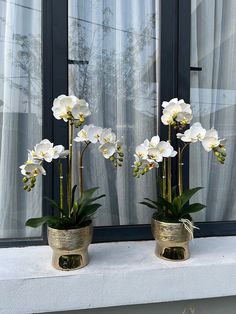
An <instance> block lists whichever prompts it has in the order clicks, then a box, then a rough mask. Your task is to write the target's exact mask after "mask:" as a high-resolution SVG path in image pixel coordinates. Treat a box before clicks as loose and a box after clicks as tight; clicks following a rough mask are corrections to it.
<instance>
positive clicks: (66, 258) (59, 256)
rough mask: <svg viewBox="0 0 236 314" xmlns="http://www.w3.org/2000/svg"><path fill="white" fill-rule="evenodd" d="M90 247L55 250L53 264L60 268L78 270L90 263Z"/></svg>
mask: <svg viewBox="0 0 236 314" xmlns="http://www.w3.org/2000/svg"><path fill="white" fill-rule="evenodd" d="M88 262H89V257H88V249H85V250H74V251H61V250H53V255H52V266H53V267H54V268H56V269H58V270H76V269H80V268H82V267H84V266H86V265H88Z"/></svg>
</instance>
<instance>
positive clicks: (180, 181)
mask: <svg viewBox="0 0 236 314" xmlns="http://www.w3.org/2000/svg"><path fill="white" fill-rule="evenodd" d="M178 187H179V195H180V196H181V195H182V193H183V167H182V153H181V149H180V147H179V148H178Z"/></svg>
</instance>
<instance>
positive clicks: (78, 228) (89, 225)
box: [47, 220, 93, 231]
mask: <svg viewBox="0 0 236 314" xmlns="http://www.w3.org/2000/svg"><path fill="white" fill-rule="evenodd" d="M92 226H93V222H92V220H91V222H90V224H88V225H87V226H84V227H77V228H71V229H58V228H53V227H49V226H47V229H48V230H49V229H51V230H57V231H73V230H82V229H85V228H88V227H92Z"/></svg>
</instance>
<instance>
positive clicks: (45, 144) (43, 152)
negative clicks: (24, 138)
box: [28, 139, 68, 162]
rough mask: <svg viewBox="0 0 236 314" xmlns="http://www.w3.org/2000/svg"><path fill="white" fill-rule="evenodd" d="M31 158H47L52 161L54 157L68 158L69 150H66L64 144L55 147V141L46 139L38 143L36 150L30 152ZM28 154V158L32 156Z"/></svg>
mask: <svg viewBox="0 0 236 314" xmlns="http://www.w3.org/2000/svg"><path fill="white" fill-rule="evenodd" d="M29 154H30V156H31V159H33V160H34V161H35V160H45V161H47V162H51V161H52V160H53V159H57V158H66V156H67V155H68V151H67V150H65V148H64V146H62V145H56V146H54V147H53V143H51V142H50V141H49V140H47V139H44V140H42V141H41V142H40V143H39V144H36V145H35V147H34V150H33V151H31V152H30V153H29ZM30 156H29V155H28V159H30V158H29V157H30Z"/></svg>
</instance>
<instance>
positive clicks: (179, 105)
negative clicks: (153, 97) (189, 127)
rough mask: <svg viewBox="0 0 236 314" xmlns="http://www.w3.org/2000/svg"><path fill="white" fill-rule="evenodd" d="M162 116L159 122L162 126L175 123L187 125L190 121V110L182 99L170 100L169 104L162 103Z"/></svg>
mask: <svg viewBox="0 0 236 314" xmlns="http://www.w3.org/2000/svg"><path fill="white" fill-rule="evenodd" d="M162 107H163V108H164V109H163V115H162V116H161V121H162V123H163V124H164V125H170V124H174V123H175V121H176V122H179V123H181V124H189V123H190V121H191V120H192V118H193V116H192V110H191V106H190V105H189V104H186V103H185V102H184V100H183V99H180V100H178V99H177V98H173V99H171V100H170V101H169V102H166V101H164V102H163V103H162Z"/></svg>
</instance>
